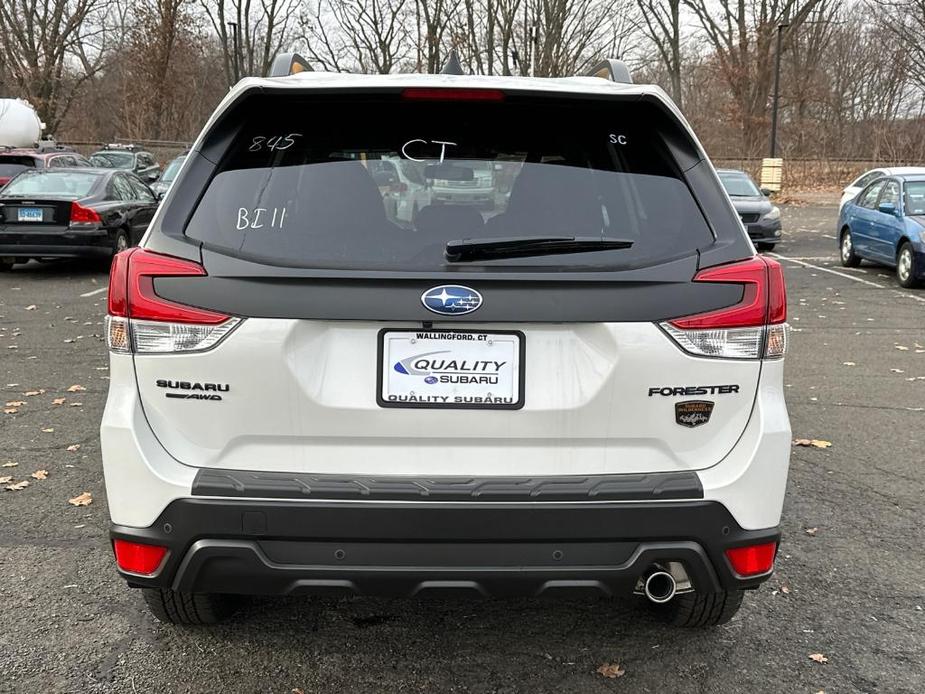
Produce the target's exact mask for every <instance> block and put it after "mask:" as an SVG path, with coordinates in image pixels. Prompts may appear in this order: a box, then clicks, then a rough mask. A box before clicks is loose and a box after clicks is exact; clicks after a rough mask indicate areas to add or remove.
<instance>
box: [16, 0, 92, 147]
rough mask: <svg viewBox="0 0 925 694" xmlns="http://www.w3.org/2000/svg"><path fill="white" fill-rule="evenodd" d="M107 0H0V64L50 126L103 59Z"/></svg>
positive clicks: (53, 128)
mask: <svg viewBox="0 0 925 694" xmlns="http://www.w3.org/2000/svg"><path fill="white" fill-rule="evenodd" d="M108 2H109V0H16V1H15V2H14V1H12V0H8V1H5V2H0V66H3V69H4V72H5V73H6V74H7V75H8V79H9V82H10V84H11V85H12V86H13V87H14V88H15V89H16V91H17V92H18V93H19V94H20V95H21V96H23V97H24V98H26V99H28V100H29V101H30V102H31V103H32V105H33V106H34V107H35V109H36V111H37V112H38V114H39V116H40V117H41V118H42V120H43V121H44V122H45V123H46V125H47V128H48V131H49V132H55V131H56V130H57V128H58V126H59V125H60V123H61V120H62V119H63V118H64V116H65V115H66V114H67V111H68V109H69V108H70V106H71V103H72V102H73V100H74V97H75V96H76V95H77V94H78V92H79V90H80V89H81V87H82V85H83V84H84V83H85V82H86V81H87V80H88V79H90V78H92V77H93V75H95V74H96V73H97V72H98V71H99V70H101V69H102V67H103V65H104V60H105V57H106V51H105V46H103V45H100V44H99V43H97V42H96V40H97V39H100V37H101V36H103V35H104V34H105V22H104V20H105V14H106V9H107V6H108Z"/></svg>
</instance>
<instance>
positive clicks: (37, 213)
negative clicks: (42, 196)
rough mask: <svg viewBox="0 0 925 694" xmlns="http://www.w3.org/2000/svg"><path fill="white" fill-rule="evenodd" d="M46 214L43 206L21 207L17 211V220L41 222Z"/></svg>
mask: <svg viewBox="0 0 925 694" xmlns="http://www.w3.org/2000/svg"><path fill="white" fill-rule="evenodd" d="M44 218H45V214H44V211H43V210H42V208H41V207H20V208H19V209H18V210H17V211H16V221H17V222H41V221H44Z"/></svg>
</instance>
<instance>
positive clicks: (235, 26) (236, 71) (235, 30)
mask: <svg viewBox="0 0 925 694" xmlns="http://www.w3.org/2000/svg"><path fill="white" fill-rule="evenodd" d="M226 24H228V26H229V27H231V36H232V46H233V50H234V59H233V60H234V64H233V68H234V69H233V70H232V74H233V75H234V81H235V84H237V83H238V80H239V79H241V74H240V72H239V67H238V66H239V65H240V63H239V61H238V55H239V52H238V23H237V22H226Z"/></svg>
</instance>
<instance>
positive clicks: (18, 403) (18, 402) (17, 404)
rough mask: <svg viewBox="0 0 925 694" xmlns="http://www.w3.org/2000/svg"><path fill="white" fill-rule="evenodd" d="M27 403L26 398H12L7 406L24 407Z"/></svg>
mask: <svg viewBox="0 0 925 694" xmlns="http://www.w3.org/2000/svg"><path fill="white" fill-rule="evenodd" d="M25 404H26V401H25V400H10V401H9V402H8V403H7V404H6V406H7V407H22V406H23V405H25Z"/></svg>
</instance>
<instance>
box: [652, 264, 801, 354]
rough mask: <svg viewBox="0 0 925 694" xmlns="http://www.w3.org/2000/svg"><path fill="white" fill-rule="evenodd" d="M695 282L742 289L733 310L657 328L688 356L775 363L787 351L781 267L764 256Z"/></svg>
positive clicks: (705, 273) (704, 272)
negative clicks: (771, 360)
mask: <svg viewBox="0 0 925 694" xmlns="http://www.w3.org/2000/svg"><path fill="white" fill-rule="evenodd" d="M694 282H722V283H727V284H739V285H741V286H742V299H741V300H740V301H739V302H738V303H737V304H735V305H734V306H729V307H727V308H722V309H719V310H716V311H708V312H706V313H699V314H695V315H693V316H684V317H681V318H673V319H672V320H670V321H666V322H664V323H662V324H661V326H662V328H663V329H664V330H665V332H667V333H668V334H669V335H670V336H671V337H672V338H673V339H674V341H675V342H677V343H678V345H679V346H680V347H681V348H682V349H683V350H685V351H686V352H689V353H691V354H696V355H698V356H704V357H721V358H726V359H759V358H762V357H763V358H766V359H773V358H778V357H782V356H783V355H784V353H785V352H786V350H787V329H788V328H787V324H786V320H787V292H786V288H785V286H784V274H783V270H782V269H781V266H780V263H778V262H777V261H776V260H772V259H770V258H765V257H763V256H755V257H754V258H750V259H749V260H744V261H741V262H738V263H730V264H729V265H719V266H717V267H711V268H707V269H706V270H702V271H701V272H699V273H697V276H696V277H694Z"/></svg>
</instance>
